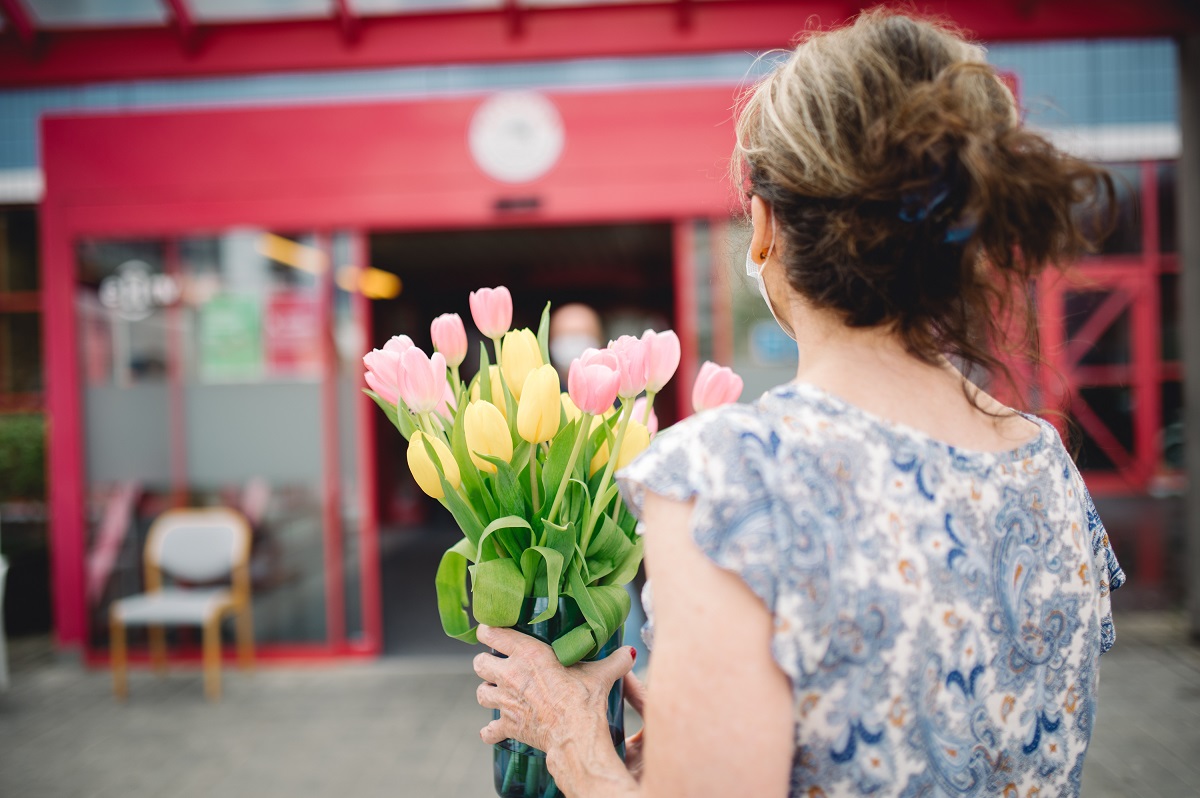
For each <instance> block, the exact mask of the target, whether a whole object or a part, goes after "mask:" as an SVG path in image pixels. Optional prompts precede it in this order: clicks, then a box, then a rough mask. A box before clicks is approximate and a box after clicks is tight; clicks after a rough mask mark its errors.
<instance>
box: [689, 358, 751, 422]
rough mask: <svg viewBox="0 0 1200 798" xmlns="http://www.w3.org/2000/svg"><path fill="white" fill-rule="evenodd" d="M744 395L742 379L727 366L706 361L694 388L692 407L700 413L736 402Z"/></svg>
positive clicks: (697, 376)
mask: <svg viewBox="0 0 1200 798" xmlns="http://www.w3.org/2000/svg"><path fill="white" fill-rule="evenodd" d="M741 395H742V378H741V377H739V376H738V375H736V374H734V373H733V370H732V369H730V368H728V367H727V366H718V365H717V364H716V363H713V362H712V361H711V360H710V361H705V363H704V365H703V366H701V367H700V373H699V374H697V375H696V384H695V385H694V386H693V387H692V407H694V408H695V409H696V412H697V413H699V412H700V411H702V410H708V409H710V408H713V407H720V406H721V405H727V404H730V403H732V402H736V401H737V400H738V397H739V396H741Z"/></svg>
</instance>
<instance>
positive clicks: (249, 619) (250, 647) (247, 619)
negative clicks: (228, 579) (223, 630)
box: [235, 601, 254, 670]
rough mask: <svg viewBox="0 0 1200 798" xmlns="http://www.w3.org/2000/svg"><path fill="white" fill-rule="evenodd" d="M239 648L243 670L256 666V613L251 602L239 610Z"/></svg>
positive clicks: (240, 663)
mask: <svg viewBox="0 0 1200 798" xmlns="http://www.w3.org/2000/svg"><path fill="white" fill-rule="evenodd" d="M235 623H236V624H237V648H238V664H239V666H241V668H242V670H251V669H253V668H254V614H253V610H252V609H251V607H250V602H248V601H247V602H245V603H244V604H242V606H241V607H239V608H238V610H237V619H236V620H235Z"/></svg>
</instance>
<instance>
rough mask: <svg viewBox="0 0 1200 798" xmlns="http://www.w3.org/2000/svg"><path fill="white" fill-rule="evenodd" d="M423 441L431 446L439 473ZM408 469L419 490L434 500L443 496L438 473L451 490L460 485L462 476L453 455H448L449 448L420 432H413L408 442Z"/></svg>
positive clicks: (440, 441)
mask: <svg viewBox="0 0 1200 798" xmlns="http://www.w3.org/2000/svg"><path fill="white" fill-rule="evenodd" d="M425 441H429V443H430V444H431V445H432V446H433V451H434V453H435V454H436V455H437V459H438V461H439V462H440V463H441V466H442V467H441V470H440V471H439V469H438V466H437V464H435V463H434V462H433V460H431V459H430V457H429V451H428V450H427V449H426V448H425ZM408 468H409V470H410V471H412V475H413V479H415V480H416V481H417V485H419V486H420V487H421V490H423V491H425V492H426V493H428V494H429V495H430V496H432V497H433V498H435V499H441V498H442V497H444V496H445V492H444V491H443V490H442V481H441V479H439V477H438V475H439V473H440V474H442V475H444V476H445V477H446V481H447V482H449V483H450V487H452V488H455V489H457V488H458V486H459V485H460V484H461V483H462V475H461V474H460V473H459V471H458V463H456V462H454V455H452V454H451V453H450V447H448V446H446V444H444V443H442V440H441V438H435V437H431V436H429V435H426V434H425V433H423V432H421V431H420V430H417V431H416V432H414V433H413V434H412V437H411V438H410V439H409V441H408Z"/></svg>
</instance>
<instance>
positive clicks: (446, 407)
mask: <svg viewBox="0 0 1200 798" xmlns="http://www.w3.org/2000/svg"><path fill="white" fill-rule="evenodd" d="M456 410H458V403H456V402H455V401H454V391H453V390H452V389H451V388H450V383H446V390H445V391H444V392H443V393H442V399H441V401H440V402H438V405H437V407H435V408H433V412H435V413H437V414H438V415H440V416H442V417H443V418H446V419H453V418H454V413H455V411H456Z"/></svg>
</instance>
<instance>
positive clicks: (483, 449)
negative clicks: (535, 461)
mask: <svg viewBox="0 0 1200 798" xmlns="http://www.w3.org/2000/svg"><path fill="white" fill-rule="evenodd" d="M463 416H464V418H463V423H464V424H466V425H467V426H466V428H465V429H464V430H463V431H464V432H465V433H466V438H467V450H468V451H469V452H470V453H471V462H473V463H474V464H475V466H476V467H477V468H478V469H479V470H480V471H487V472H488V473H489V474H494V473H496V466H494V465H492V464H491V463H489V462H488V461H487V460H484V459H483V458H482V457H479V455H481V454H482V455H488V456H489V457H499V458H500V459H501V460H506V461H507V460H511V459H512V455H513V445H512V435H511V434H510V433H509V431H508V422H507V421H505V420H504V415H503V414H502V413H501V412H500V410H499V409H498V408H497V407H496V406H495V405H494V404H492V403H491V402H484V401H482V400H481V401H478V402H475V403H473V404H471V405H469V406H468V407H467V409H466V412H464V413H463Z"/></svg>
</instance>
